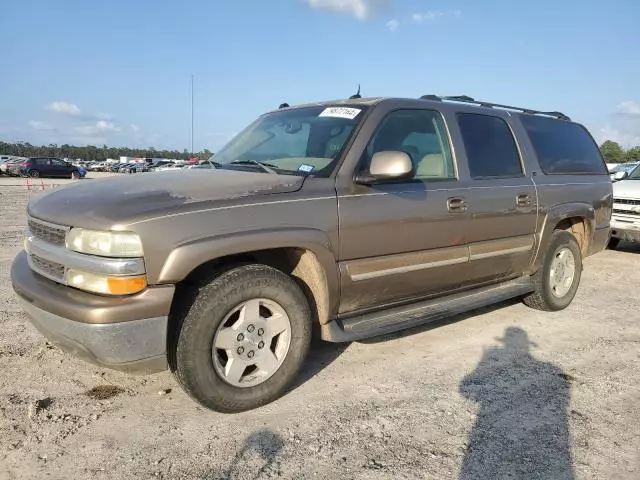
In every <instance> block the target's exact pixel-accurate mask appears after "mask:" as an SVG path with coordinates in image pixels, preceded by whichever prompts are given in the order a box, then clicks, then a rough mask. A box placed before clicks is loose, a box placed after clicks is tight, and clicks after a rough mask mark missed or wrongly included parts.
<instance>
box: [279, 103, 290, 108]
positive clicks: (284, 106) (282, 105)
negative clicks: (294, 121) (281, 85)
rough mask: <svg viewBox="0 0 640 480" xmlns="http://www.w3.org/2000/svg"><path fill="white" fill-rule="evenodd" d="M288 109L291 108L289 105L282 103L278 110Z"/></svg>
mask: <svg viewBox="0 0 640 480" xmlns="http://www.w3.org/2000/svg"><path fill="white" fill-rule="evenodd" d="M288 107H289V104H288V103H286V102H285V103H281V104H280V106H279V107H278V108H279V109H280V108H288Z"/></svg>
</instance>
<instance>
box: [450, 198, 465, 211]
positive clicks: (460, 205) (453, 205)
mask: <svg viewBox="0 0 640 480" xmlns="http://www.w3.org/2000/svg"><path fill="white" fill-rule="evenodd" d="M447 210H449V212H451V213H464V212H466V211H467V201H466V199H465V198H464V197H453V198H448V199H447Z"/></svg>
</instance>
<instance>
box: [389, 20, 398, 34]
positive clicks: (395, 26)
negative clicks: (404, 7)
mask: <svg viewBox="0 0 640 480" xmlns="http://www.w3.org/2000/svg"><path fill="white" fill-rule="evenodd" d="M398 27H400V21H399V20H398V19H397V18H394V19H393V20H389V21H388V22H387V28H388V29H389V31H390V32H395V31H396V30H397V29H398Z"/></svg>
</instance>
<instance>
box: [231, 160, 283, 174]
mask: <svg viewBox="0 0 640 480" xmlns="http://www.w3.org/2000/svg"><path fill="white" fill-rule="evenodd" d="M230 165H256V166H258V167H260V168H261V169H262V170H264V171H265V172H267V173H271V174H273V175H278V172H276V171H275V170H274V169H273V167H275V168H278V167H276V166H275V165H271V164H269V163H262V162H258V161H257V160H234V161H233V162H231V164H230Z"/></svg>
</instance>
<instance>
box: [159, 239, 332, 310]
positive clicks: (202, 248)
mask: <svg viewBox="0 0 640 480" xmlns="http://www.w3.org/2000/svg"><path fill="white" fill-rule="evenodd" d="M274 248H302V249H305V250H309V251H310V252H312V253H313V254H314V255H315V257H316V258H317V260H318V262H319V263H320V266H321V267H322V268H323V270H324V274H325V278H326V281H327V293H328V297H329V298H328V301H329V311H331V312H333V311H335V308H337V303H338V299H339V274H338V269H337V263H336V258H335V254H334V253H333V246H332V244H331V241H330V240H329V237H328V236H327V235H326V233H324V232H322V231H320V230H315V229H307V228H286V229H273V230H258V231H247V232H242V233H234V234H228V235H219V236H212V237H206V238H202V239H198V240H195V241H190V242H187V243H185V244H183V245H180V246H179V247H177V248H175V249H174V250H173V251H172V252H171V253H170V254H169V256H168V257H167V259H166V261H165V262H164V265H163V266H162V269H161V270H160V274H159V275H158V278H157V281H156V283H158V284H167V283H178V282H180V281H182V280H184V279H185V278H186V277H187V276H188V275H189V273H191V272H192V271H193V270H194V269H195V268H197V267H198V266H200V265H202V264H204V263H206V262H208V261H210V260H215V259H217V258H221V257H226V256H229V255H238V254H243V253H250V252H255V251H259V250H267V249H274ZM334 307H335V308H334Z"/></svg>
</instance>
